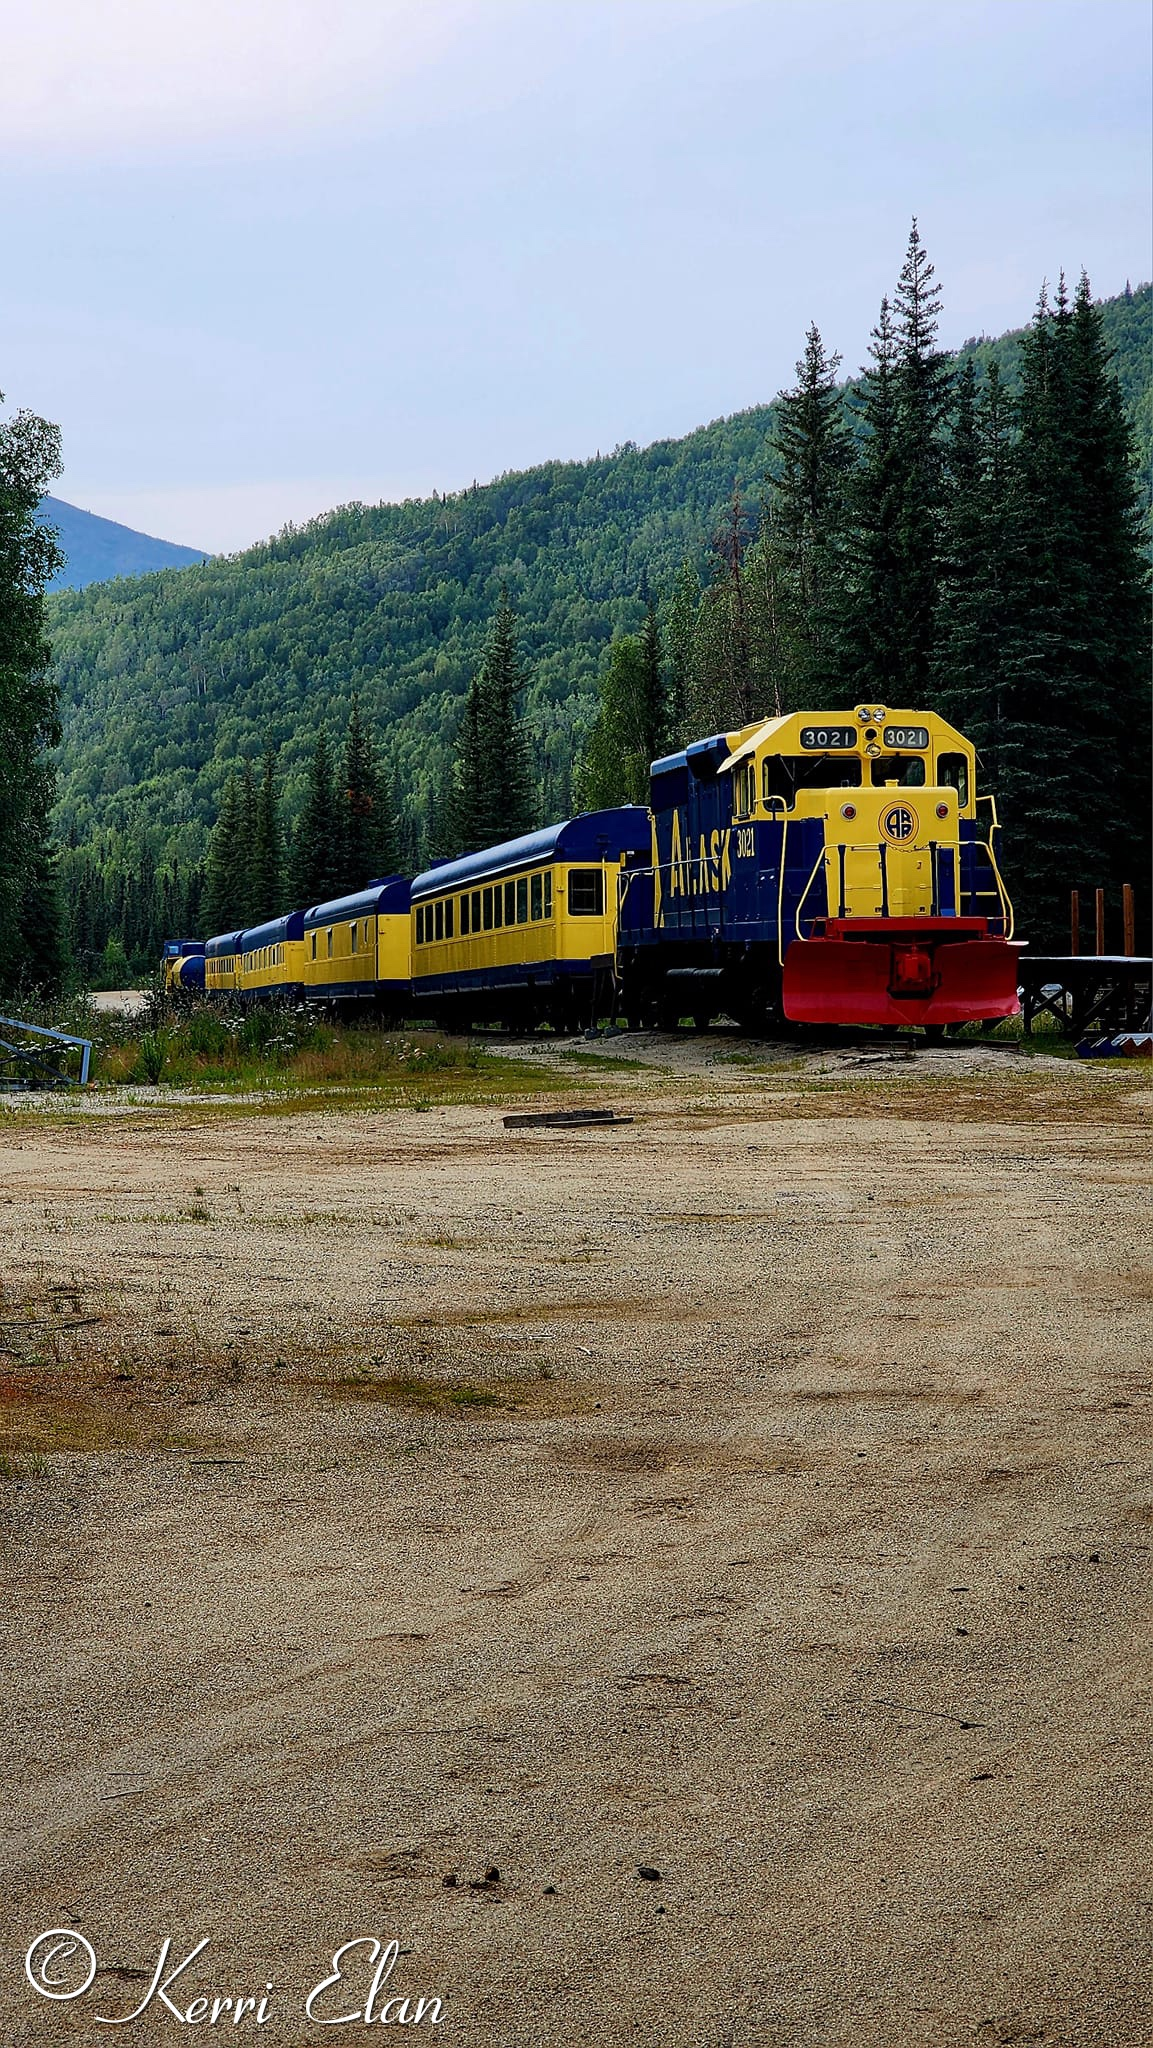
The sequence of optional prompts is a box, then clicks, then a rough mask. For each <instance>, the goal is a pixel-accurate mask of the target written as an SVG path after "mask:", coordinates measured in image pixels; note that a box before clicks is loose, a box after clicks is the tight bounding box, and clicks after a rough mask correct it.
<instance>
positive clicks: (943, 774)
mask: <svg viewBox="0 0 1153 2048" xmlns="http://www.w3.org/2000/svg"><path fill="white" fill-rule="evenodd" d="M937 781H938V782H939V783H940V784H941V785H942V787H943V788H945V789H955V790H956V792H957V807H958V809H959V810H962V811H963V810H966V809H967V808H968V803H969V757H968V755H967V754H942V755H941V756H940V757H939V759H938V761H937Z"/></svg>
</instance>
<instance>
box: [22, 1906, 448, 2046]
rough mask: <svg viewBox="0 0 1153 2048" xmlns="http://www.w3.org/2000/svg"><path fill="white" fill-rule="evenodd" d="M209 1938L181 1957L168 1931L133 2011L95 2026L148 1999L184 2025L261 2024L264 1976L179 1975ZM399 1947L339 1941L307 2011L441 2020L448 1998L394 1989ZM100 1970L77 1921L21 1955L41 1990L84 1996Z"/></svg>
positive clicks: (325, 2022)
mask: <svg viewBox="0 0 1153 2048" xmlns="http://www.w3.org/2000/svg"><path fill="white" fill-rule="evenodd" d="M208 1946H209V1937H208V1936H207V1935H205V1937H204V1939H203V1940H202V1941H198V1942H197V1944H196V1946H195V1948H192V1949H190V1950H189V1952H188V1954H187V1955H186V1956H185V1957H184V1959H183V1961H176V1960H175V1959H174V1955H173V1946H172V1939H171V1937H170V1936H167V1937H166V1938H165V1939H164V1941H162V1942H161V1944H160V1950H159V1953H158V1955H157V1958H156V1967H155V1969H154V1971H153V1972H152V1981H151V1983H150V1984H149V1986H148V1989H147V1990H146V1991H145V1993H144V1995H143V1997H142V1998H140V1999H138V2001H137V2003H136V2004H135V2005H134V2006H133V2008H132V2011H131V2012H120V2013H103V2012H98V2013H93V2014H92V2018H93V2019H94V2020H95V2022H96V2024H97V2026H100V2027H127V2026H130V2025H131V2023H132V2021H133V2020H138V2019H139V2018H140V2017H141V2015H142V2014H143V2013H145V2012H147V2011H148V2009H149V2007H151V2008H152V2009H153V2011H154V2012H156V2013H157V2014H160V2015H162V2014H164V2013H165V2012H167V2013H168V2014H169V2016H170V2017H171V2018H172V2019H174V2020H176V2021H178V2023H179V2024H180V2025H181V2026H182V2027H197V2026H208V2027H216V2026H233V2027H236V2026H239V2025H240V2023H241V2021H242V2020H244V2021H249V2022H251V2024H252V2025H253V2026H257V2027H262V2026H264V2024H265V2022H266V2021H267V2020H269V2019H271V2018H272V2017H273V2015H274V2013H275V2011H276V2000H275V1991H276V1986H275V1984H274V1983H271V1982H269V1983H266V1984H264V1985H263V1986H262V1987H261V1989H260V1990H259V1991H256V1992H245V1993H239V1992H228V1993H213V1992H208V1993H201V1994H199V1995H198V1996H196V1997H193V1996H191V1995H190V1994H191V1986H190V1985H188V1984H182V1983H180V1982H179V1980H180V1979H181V1978H182V1977H183V1976H184V1973H185V1971H186V1970H188V1969H190V1968H191V1966H192V1964H193V1963H194V1962H195V1961H196V1960H197V1957H198V1956H201V1955H202V1954H203V1953H204V1951H205V1949H206V1948H208ZM365 1951H367V1952H368V1953H367V1954H366V1953H364V1952H365ZM399 1955H400V1946H399V1944H398V1943H397V1942H395V1941H388V1942H383V1941H380V1940H378V1938H377V1937H376V1935H373V1934H359V1935H357V1936H355V1937H354V1939H353V1940H352V1941H345V1942H342V1943H341V1945H340V1947H339V1948H338V1949H337V1950H336V1953H335V1954H334V1955H333V1957H332V1959H331V1968H330V1971H329V1974H328V1975H327V1976H326V1977H322V1978H321V1980H320V1982H319V1983H318V1984H314V1985H313V1987H312V1990H311V1991H310V1992H309V1993H308V1995H307V1997H306V1998H305V2000H304V2016H305V2018H306V2019H308V2020H311V2021H312V2023H313V2025H314V2026H318V2027H347V2026H350V2025H353V2024H355V2023H356V2022H357V2021H359V2022H360V2024H361V2025H362V2026H383V2027H387V2026H399V2027H419V2026H423V2025H424V2024H425V2023H426V2022H427V2024H428V2025H429V2026H434V2027H435V2026H436V2025H438V2024H439V2022H440V2020H441V2018H442V2015H443V2006H444V2001H443V1999H441V1998H439V1997H436V1996H433V1995H427V1996H416V1995H414V1994H412V1993H409V1994H406V1995H404V1996H401V1995H400V1994H399V1993H397V1992H394V1991H390V1990H389V1988H388V1987H389V1982H390V1979H391V1977H392V1973H393V1971H394V1970H395V1968H396V1964H397V1959H398V1957H399ZM346 1959H347V1961H346ZM98 1971H99V1964H98V1962H97V1959H96V1950H95V1949H94V1948H93V1946H92V1943H91V1942H90V1941H88V1940H86V1939H85V1937H84V1935H82V1934H77V1932H76V1930H75V1928H72V1927H49V1928H46V1929H45V1931H44V1933H43V1934H38V1935H37V1936H36V1938H35V1940H34V1941H33V1942H32V1943H31V1944H30V1945H29V1949H28V1953H27V1955H26V1956H25V1958H24V1974H25V1976H26V1977H27V1979H28V1982H29V1983H30V1985H31V1986H32V1989H33V1991H36V1992H38V1993H39V1995H40V1997H41V1998H54V1999H61V2000H69V1999H73V1998H83V1997H85V1996H86V1994H87V1993H88V1992H89V1991H91V1989H92V1986H93V1985H94V1983H95V1982H96V1978H97V1974H98Z"/></svg>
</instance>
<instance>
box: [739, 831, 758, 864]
mask: <svg viewBox="0 0 1153 2048" xmlns="http://www.w3.org/2000/svg"><path fill="white" fill-rule="evenodd" d="M753 839H754V834H753V828H752V826H751V825H738V826H737V859H738V860H751V859H752V857H753Z"/></svg>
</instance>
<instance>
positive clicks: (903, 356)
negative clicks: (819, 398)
mask: <svg viewBox="0 0 1153 2048" xmlns="http://www.w3.org/2000/svg"><path fill="white" fill-rule="evenodd" d="M940 314H941V287H940V285H939V284H937V283H935V282H934V273H933V266H932V264H931V263H930V261H929V258H928V256H927V254H926V252H925V249H924V246H923V244H922V242H921V237H920V234H919V231H918V228H917V222H916V219H915V218H914V220H913V225H912V228H911V230H910V233H909V245H908V249H907V250H906V254H905V262H904V265H903V267H902V270H901V276H900V280H899V282H898V285H897V294H896V319H895V323H894V324H895V333H896V339H897V352H898V376H897V439H898V450H899V456H900V467H901V504H900V519H899V526H898V535H899V562H900V591H901V610H902V618H903V622H904V633H903V645H902V648H901V672H900V678H899V692H900V701H901V702H902V703H903V704H923V703H924V701H925V692H926V690H927V688H928V683H929V673H930V666H931V662H932V652H933V635H934V628H935V614H936V605H937V543H938V523H939V519H940V512H941V497H942V460H943V430H944V425H945V421H946V419H947V417H948V413H949V407H950V399H951V381H952V378H951V371H950V368H949V363H948V359H947V358H946V357H945V355H943V354H942V352H941V350H940V349H939V348H938V347H937V328H938V323H939V321H940Z"/></svg>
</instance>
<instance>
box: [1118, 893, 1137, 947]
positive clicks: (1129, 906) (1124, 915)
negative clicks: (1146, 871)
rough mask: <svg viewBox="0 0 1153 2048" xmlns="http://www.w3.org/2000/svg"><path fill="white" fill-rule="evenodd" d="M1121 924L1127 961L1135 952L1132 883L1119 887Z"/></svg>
mask: <svg viewBox="0 0 1153 2048" xmlns="http://www.w3.org/2000/svg"><path fill="white" fill-rule="evenodd" d="M1121 922H1122V924H1123V925H1124V927H1125V957H1126V959H1127V960H1131V959H1132V957H1133V954H1134V953H1135V951H1136V944H1135V938H1134V920H1133V884H1132V882H1123V883H1122V885H1121Z"/></svg>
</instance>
